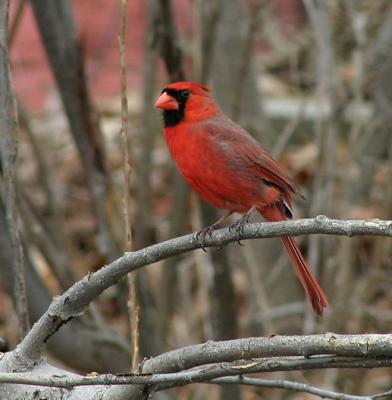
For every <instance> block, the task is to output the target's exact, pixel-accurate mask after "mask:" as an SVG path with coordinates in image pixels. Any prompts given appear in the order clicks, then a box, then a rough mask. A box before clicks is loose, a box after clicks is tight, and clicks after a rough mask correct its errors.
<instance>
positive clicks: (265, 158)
mask: <svg viewBox="0 0 392 400" xmlns="http://www.w3.org/2000/svg"><path fill="white" fill-rule="evenodd" d="M206 124H207V126H205V128H206V129H207V130H208V132H209V133H210V135H211V136H212V137H211V139H212V140H214V139H215V140H214V142H215V144H216V145H217V146H219V147H221V149H222V150H223V151H224V152H226V153H227V152H230V154H228V156H230V158H232V159H233V160H235V159H237V160H238V161H239V162H240V163H241V166H245V168H246V170H248V171H249V172H250V173H251V174H252V175H253V176H257V177H260V178H261V179H264V180H266V181H267V182H265V183H266V184H267V185H268V184H271V185H272V186H276V187H278V188H280V189H281V191H283V192H284V193H285V194H286V195H287V197H289V198H290V193H296V190H295V188H294V185H293V182H292V181H291V179H290V178H289V176H288V175H287V173H286V172H285V170H284V169H283V168H282V167H281V166H280V165H279V164H278V163H277V162H276V161H275V160H274V159H273V158H272V157H271V156H270V155H269V154H268V153H267V152H266V151H265V150H264V149H263V148H262V147H261V146H260V144H259V143H258V142H256V141H255V140H254V139H253V138H252V137H251V136H250V135H249V134H248V133H247V132H246V131H245V130H243V129H242V128H241V127H240V126H239V125H237V124H236V123H234V122H233V121H231V120H230V119H229V118H227V117H226V116H225V115H220V116H218V117H215V118H213V119H211V120H209V121H208V122H206ZM229 143H230V145H228V144H229Z"/></svg>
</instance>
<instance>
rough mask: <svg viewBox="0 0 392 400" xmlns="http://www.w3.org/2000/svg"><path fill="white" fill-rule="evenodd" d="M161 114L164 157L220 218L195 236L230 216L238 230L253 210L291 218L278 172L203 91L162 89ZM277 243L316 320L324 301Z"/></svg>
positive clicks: (290, 248) (294, 252)
mask: <svg viewBox="0 0 392 400" xmlns="http://www.w3.org/2000/svg"><path fill="white" fill-rule="evenodd" d="M155 107H157V108H160V109H162V110H163V121H164V133H165V138H166V141H167V145H168V147H169V150H170V153H171V155H172V157H173V158H174V160H175V161H176V163H177V166H178V168H179V170H180V172H181V174H182V175H183V177H184V178H185V180H186V182H187V183H188V184H189V185H190V186H191V187H192V189H193V190H195V191H196V192H197V193H198V194H199V195H200V197H201V198H203V199H204V200H205V201H206V202H207V203H209V204H211V205H213V206H214V207H217V208H221V209H224V210H226V211H227V212H226V214H225V215H224V216H223V217H222V218H221V219H220V220H219V221H217V222H216V223H215V224H213V225H211V227H207V228H205V229H204V230H203V231H202V232H201V233H202V234H204V236H205V235H206V233H208V234H211V232H212V230H213V229H215V228H216V227H217V226H218V224H219V223H221V222H222V221H223V220H224V219H225V218H226V217H227V216H229V215H230V214H232V213H234V212H238V213H241V214H244V216H243V217H242V218H241V220H240V221H239V222H237V223H236V224H235V225H236V227H237V228H238V227H239V228H241V226H242V225H243V223H245V222H247V220H248V218H249V215H250V214H251V213H252V212H253V211H254V210H257V211H258V212H259V213H260V214H261V215H262V216H263V217H264V218H265V219H266V220H267V221H283V220H287V219H291V218H292V210H291V202H292V197H293V195H294V194H296V193H297V191H296V189H295V187H294V184H293V182H292V181H291V179H290V178H289V177H288V175H287V174H286V172H285V171H284V170H283V168H282V167H281V166H280V165H279V164H278V163H277V162H276V161H275V160H274V159H273V158H272V157H271V156H270V155H269V154H268V153H267V152H266V151H265V150H264V149H263V148H262V147H261V146H260V145H259V144H258V143H257V142H256V141H255V140H254V139H253V138H252V137H251V136H250V135H249V134H248V133H247V132H245V131H244V130H243V129H242V128H241V127H240V126H239V125H237V124H236V123H234V122H233V121H232V120H231V119H230V118H228V117H227V116H226V115H225V114H224V113H223V112H222V111H221V110H220V108H219V107H218V106H217V104H216V103H215V102H214V100H213V98H212V97H211V96H210V94H209V91H208V88H206V87H204V86H202V85H199V84H198V83H194V82H177V83H173V84H170V85H168V86H166V87H165V88H164V89H163V90H162V93H161V95H160V97H159V98H158V100H157V101H156V103H155ZM281 240H282V242H283V244H284V246H285V248H286V250H287V253H288V255H289V257H290V260H291V262H292V264H293V266H294V268H295V272H296V274H297V276H298V278H299V280H300V281H301V283H302V286H303V287H304V289H305V291H306V294H307V296H308V298H309V300H310V302H311V304H312V306H313V309H314V311H315V312H316V313H317V314H318V315H321V314H322V313H323V311H324V308H325V307H326V306H327V304H328V302H327V298H326V296H325V294H324V292H323V290H322V289H321V288H320V286H319V285H318V283H317V281H316V280H315V278H314V277H313V276H312V274H311V272H310V271H309V268H308V266H307V265H306V262H305V259H304V257H303V255H302V254H301V252H300V250H299V248H298V245H297V244H296V242H295V241H294V239H293V238H292V237H290V236H282V237H281Z"/></svg>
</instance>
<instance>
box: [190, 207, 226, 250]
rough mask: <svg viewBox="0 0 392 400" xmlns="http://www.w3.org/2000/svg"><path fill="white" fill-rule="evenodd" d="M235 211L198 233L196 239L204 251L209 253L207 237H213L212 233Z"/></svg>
mask: <svg viewBox="0 0 392 400" xmlns="http://www.w3.org/2000/svg"><path fill="white" fill-rule="evenodd" d="M233 212H234V211H232V210H228V211H226V213H225V214H224V215H223V216H222V217H220V218H219V219H218V221H216V222H214V223H213V224H212V225H209V226H206V227H205V228H203V229H201V230H200V231H199V232H197V233H196V239H198V240H199V241H200V244H201V248H202V250H203V251H205V252H207V250H206V249H205V244H206V236H207V235H208V236H209V237H212V232H214V230H215V229H217V228H218V226H219V225H220V224H221V223H222V222H223V221H225V220H226V218H228V217H229V216H230V215H231V214H233Z"/></svg>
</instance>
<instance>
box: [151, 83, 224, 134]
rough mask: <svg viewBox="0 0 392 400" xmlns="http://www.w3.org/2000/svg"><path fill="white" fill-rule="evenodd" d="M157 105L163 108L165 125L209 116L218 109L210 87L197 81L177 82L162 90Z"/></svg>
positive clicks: (168, 125)
mask: <svg viewBox="0 0 392 400" xmlns="http://www.w3.org/2000/svg"><path fill="white" fill-rule="evenodd" d="M155 107H156V108H160V109H161V110H163V120H164V124H165V127H170V126H175V125H177V124H179V123H180V122H195V121H200V120H203V119H206V118H209V117H210V116H212V115H213V114H215V113H216V112H217V111H218V107H217V106H216V105H215V103H214V101H213V99H212V98H211V96H210V94H209V90H208V88H206V87H205V86H202V85H200V84H198V83H196V82H176V83H171V84H170V85H167V86H166V87H165V88H164V89H163V90H162V92H161V95H160V96H159V98H158V100H157V101H156V102H155Z"/></svg>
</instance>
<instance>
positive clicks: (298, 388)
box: [207, 376, 385, 400]
mask: <svg viewBox="0 0 392 400" xmlns="http://www.w3.org/2000/svg"><path fill="white" fill-rule="evenodd" d="M207 383H212V384H220V385H247V386H256V387H268V388H274V389H287V390H292V391H294V392H302V393H310V394H314V395H315V396H319V397H321V398H323V399H333V400H372V399H375V398H377V396H382V395H385V394H384V393H380V394H376V395H373V396H355V395H352V394H345V393H339V392H334V391H332V390H326V389H320V388H318V387H316V386H312V385H308V384H307V383H302V382H293V381H288V380H284V379H258V378H249V377H247V376H239V377H236V376H227V377H223V378H217V379H213V380H212V381H210V382H207Z"/></svg>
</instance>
